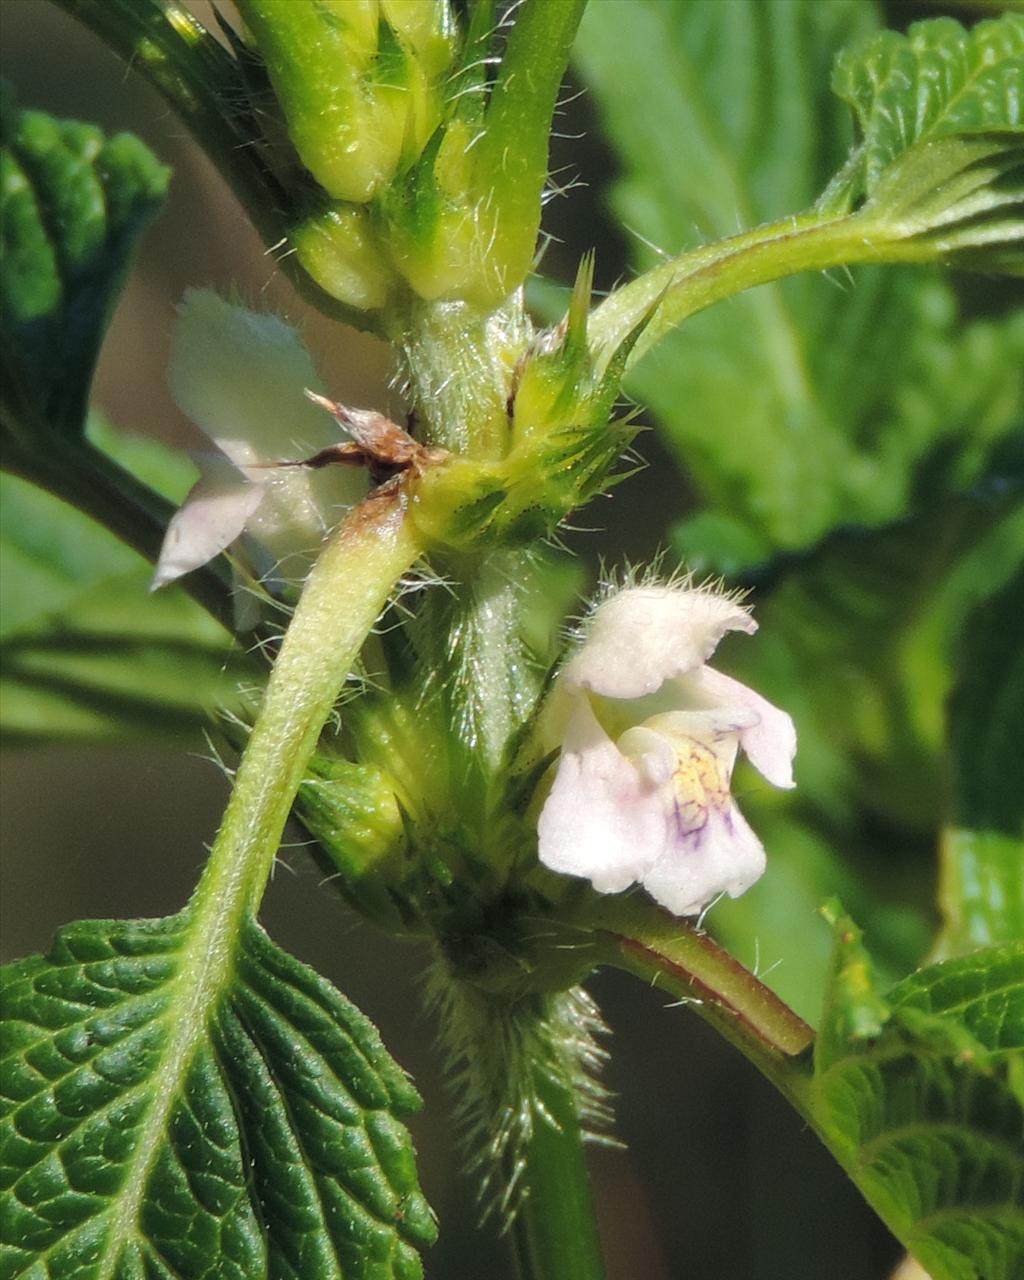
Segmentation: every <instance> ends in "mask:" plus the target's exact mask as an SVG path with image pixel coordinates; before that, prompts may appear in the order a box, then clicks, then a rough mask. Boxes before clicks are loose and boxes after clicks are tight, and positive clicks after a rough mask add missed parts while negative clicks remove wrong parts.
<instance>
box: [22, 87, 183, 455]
mask: <svg viewBox="0 0 1024 1280" xmlns="http://www.w3.org/2000/svg"><path fill="white" fill-rule="evenodd" d="M168 177H169V171H168V170H167V169H166V168H164V166H163V165H161V164H160V163H159V162H158V161H157V160H156V159H155V157H154V156H153V155H152V154H151V152H150V151H149V150H148V149H147V148H146V147H145V146H144V145H143V144H142V143H141V142H140V141H139V140H138V139H137V138H134V137H132V136H131V135H129V134H119V135H117V136H116V137H114V138H109V139H108V138H105V137H104V136H103V134H102V133H101V131H100V130H99V129H97V128H96V127H95V126H93V125H86V124H80V123H78V122H77V121H70V120H68V121H61V120H55V119H54V118H53V117H52V116H48V115H45V114H43V113H42V112H39V111H19V110H16V109H15V108H14V107H13V104H8V109H7V110H5V112H4V130H3V146H2V149H0V222H2V226H3V236H4V244H5V265H4V269H3V271H2V273H0V299H2V303H3V308H2V315H3V319H2V321H0V324H2V336H3V340H4V344H5V346H6V347H8V349H9V350H8V358H9V359H10V360H11V361H12V366H13V367H7V366H5V370H4V381H5V387H4V400H5V403H7V404H8V405H10V406H15V405H20V406H21V408H22V409H23V410H24V404H23V403H22V402H24V401H25V400H26V399H27V401H28V402H29V404H30V405H31V407H32V414H31V416H34V417H36V418H38V419H39V420H40V421H41V422H44V423H46V424H47V426H48V427H49V428H50V429H51V430H53V431H54V432H58V433H62V434H64V435H77V434H78V433H80V432H81V430H82V428H83V426H84V420H85V410H86V403H87V396H88V390H89V383H90V381H91V378H92V369H93V365H94V363H95V360H96V355H97V352H98V351H99V346H100V342H101V341H102V338H103V334H104V332H105V330H106V326H107V321H108V319H109V315H110V311H111V307H112V305H113V301H114V299H115V298H116V296H117V294H118V292H119V290H120V287H121V282H122V279H123V276H124V272H125V270H126V268H127V266H128V262H129V260H130V258H131V255H132V252H133V251H134V248H135V244H136V241H137V239H138V236H139V234H140V232H141V231H142V229H143V227H144V226H145V225H146V223H147V222H148V221H149V220H150V218H152V216H153V215H154V213H155V212H156V211H157V209H158V208H159V207H160V205H161V204H162V203H163V199H164V196H165V194H166V191H167V183H168ZM29 416H30V414H29V413H27V412H24V411H22V412H19V413H18V414H17V417H18V418H19V419H20V420H21V421H22V422H23V421H24V419H26V418H27V417H29ZM22 448H24V449H30V448H31V442H28V441H23V442H22Z"/></svg>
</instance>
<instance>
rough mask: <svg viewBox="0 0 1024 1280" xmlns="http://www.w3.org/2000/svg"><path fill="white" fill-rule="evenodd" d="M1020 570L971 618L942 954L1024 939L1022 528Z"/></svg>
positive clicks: (960, 688) (945, 855) (957, 714)
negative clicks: (1021, 780)
mask: <svg viewBox="0 0 1024 1280" xmlns="http://www.w3.org/2000/svg"><path fill="white" fill-rule="evenodd" d="M1018 550H1019V553H1020V565H1021V572H1020V573H1018V575H1017V577H1016V578H1015V579H1014V580H1013V581H1011V582H1010V584H1009V585H1008V586H1007V587H1006V588H1005V589H1004V590H1002V591H1001V592H999V594H998V595H996V596H994V597H992V598H991V599H990V600H989V601H987V602H986V603H985V604H984V605H983V606H982V607H981V608H980V609H978V610H977V612H976V613H975V614H974V616H973V617H972V618H971V619H970V623H969V626H968V628H967V631H966V635H965V637H964V644H963V647H962V652H961V655H960V656H961V661H960V671H961V674H960V679H959V682H958V684H957V687H956V689H955V690H954V694H953V699H952V704H951V708H950V716H949V719H950V729H949V732H950V746H951V754H952V773H953V778H952V783H953V797H952V812H951V814H950V819H949V825H948V827H947V830H946V831H945V832H944V834H943V843H942V874H941V879H940V895H939V896H940V903H941V905H942V909H943V914H944V917H945V927H944V929H943V932H942V935H941V937H940V939H939V949H940V951H942V952H945V953H950V952H952V953H954V954H956V953H958V952H963V951H970V950H973V949H974V948H976V947H983V946H988V945H991V944H992V943H996V942H1003V941H1007V940H1011V939H1018V940H1019V939H1024V792H1022V790H1021V785H1020V776H1019V773H1020V770H1019V765H1020V762H1021V761H1024V528H1022V531H1021V541H1020V545H1019V548H1018Z"/></svg>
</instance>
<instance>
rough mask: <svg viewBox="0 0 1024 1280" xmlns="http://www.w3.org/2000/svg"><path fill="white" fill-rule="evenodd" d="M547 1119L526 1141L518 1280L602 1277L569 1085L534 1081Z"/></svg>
mask: <svg viewBox="0 0 1024 1280" xmlns="http://www.w3.org/2000/svg"><path fill="white" fill-rule="evenodd" d="M536 1089H537V1100H538V1102H539V1103H540V1104H541V1106H543V1108H544V1112H545V1113H546V1117H547V1119H546V1120H539V1121H537V1122H536V1123H535V1124H534V1128H533V1134H532V1136H531V1138H530V1140H529V1142H528V1143H527V1144H526V1146H525V1150H524V1152H523V1155H524V1157H525V1162H526V1165H525V1172H524V1174H523V1180H524V1184H525V1185H524V1187H523V1191H524V1198H523V1201H522V1203H521V1205H520V1207H519V1212H518V1213H517V1214H516V1217H515V1219H514V1221H513V1223H512V1242H513V1246H514V1248H515V1254H516V1264H517V1266H518V1270H519V1276H520V1280H602V1277H603V1276H604V1274H605V1270H604V1262H603V1259H602V1256H601V1241H600V1237H599V1235H598V1230H597V1218H596V1216H595V1213H594V1203H593V1198H592V1196H591V1191H590V1179H589V1177H588V1175H587V1167H586V1161H585V1159H584V1154H583V1135H582V1133H581V1131H580V1122H579V1117H578V1115H577V1107H576V1098H575V1095H574V1092H573V1090H572V1089H571V1087H570V1086H569V1085H568V1084H563V1083H561V1082H558V1083H556V1082H555V1081H553V1080H551V1079H549V1078H542V1079H539V1080H538V1081H537V1086H536Z"/></svg>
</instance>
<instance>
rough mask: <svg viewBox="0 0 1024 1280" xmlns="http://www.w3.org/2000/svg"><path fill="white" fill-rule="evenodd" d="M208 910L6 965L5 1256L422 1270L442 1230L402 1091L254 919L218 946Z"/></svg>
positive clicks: (275, 1273) (322, 988)
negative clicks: (422, 1176) (210, 950)
mask: <svg viewBox="0 0 1024 1280" xmlns="http://www.w3.org/2000/svg"><path fill="white" fill-rule="evenodd" d="M202 920H203V916H202V914H201V912H197V913H195V914H194V913H192V912H191V911H185V912H182V913H181V914H180V915H177V916H172V917H170V918H169V919H166V920H142V921H84V922H80V923H78V924H73V925H69V926H67V927H66V928H65V929H62V930H61V932H60V933H59V934H58V935H57V938H56V940H55V942H54V946H53V948H52V950H51V951H50V953H49V955H47V956H45V957H43V956H32V957H29V958H28V959H26V960H22V961H19V962H17V963H15V964H12V965H10V966H8V967H7V970H6V971H5V974H4V1013H5V1024H4V1042H3V1043H4V1047H3V1054H4V1057H3V1088H2V1095H0V1097H2V1104H3V1106H2V1111H3V1116H4V1119H3V1122H2V1124H3V1130H4V1138H5V1141H4V1144H3V1150H4V1160H3V1166H2V1171H3V1176H2V1186H3V1188H4V1200H5V1204H4V1210H5V1216H6V1217H7V1222H8V1227H9V1228H10V1230H9V1233H8V1237H7V1238H8V1240H9V1241H17V1246H16V1248H13V1249H12V1252H11V1259H12V1263H13V1265H14V1267H15V1271H16V1273H17V1274H31V1275H32V1276H33V1277H40V1280H43V1278H46V1277H49V1278H51V1280H58V1278H59V1280H70V1277H72V1276H74V1277H81V1278H82V1280H85V1277H98V1276H115V1275H116V1276H119V1277H125V1278H127V1277H132V1278H133V1280H134V1278H135V1277H140V1278H141V1277H142V1276H154V1277H155V1276H170V1275H172V1274H173V1275H175V1276H180V1277H183V1278H184V1277H187V1278H188V1280H200V1278H201V1277H206V1278H208V1280H212V1277H214V1276H216V1277H217V1278H218V1280H265V1278H268V1277H283V1276H294V1277H299V1276H310V1277H312V1276H317V1277H321V1276H322V1277H325V1278H328V1277H333V1278H335V1280H340V1277H341V1276H343V1275H344V1276H346V1277H351V1278H352V1280H413V1278H414V1277H418V1276H421V1275H422V1268H421V1264H420V1260H419V1255H418V1253H417V1248H416V1247H417V1246H419V1245H423V1244H426V1243H429V1242H430V1241H432V1239H433V1237H434V1235H435V1228H434V1222H433V1218H432V1216H431V1213H430V1210H429V1208H428V1206H427V1204H426V1202H425V1201H424V1199H423V1197H422V1195H421V1194H420V1191H419V1187H418V1185H417V1181H416V1171H415V1165H414V1160H413V1153H412V1148H411V1144H410V1141H409V1136H408V1133H407V1132H406V1130H405V1128H404V1126H403V1125H402V1124H401V1123H400V1122H399V1121H398V1119H397V1118H396V1117H397V1116H399V1115H401V1114H403V1113H407V1112H409V1111H412V1110H415V1109H416V1108H417V1107H418V1106H419V1099H418V1097H417V1095H416V1092H415V1090H414V1089H413V1088H412V1086H411V1085H410V1084H409V1082H408V1080H407V1079H406V1077H405V1075H404V1074H403V1072H402V1071H401V1070H400V1068H399V1067H397V1066H396V1064H395V1063H394V1062H392V1060H391V1059H390V1058H389V1057H388V1055H387V1052H386V1051H385V1049H384V1047H383V1045H382V1044H381V1042H380V1039H379V1037H378V1036H377V1033H376V1032H375V1030H374V1029H373V1027H372V1026H371V1024H370V1023H369V1022H368V1021H367V1020H366V1019H365V1018H364V1017H363V1016H362V1014H360V1013H359V1011H358V1010H357V1009H355V1008H354V1007H353V1006H352V1005H351V1004H350V1003H349V1002H348V1001H347V1000H345V998H344V997H343V996H342V995H341V994H340V993H339V992H338V991H337V990H335V989H334V988H333V987H332V986H331V985H330V984H329V983H328V982H326V981H325V980H324V979H323V978H321V977H319V975H317V974H316V973H314V972H313V971H312V970H311V969H309V968H307V967H306V966H305V965H303V964H300V963H299V962H298V961H297V960H295V959H294V958H293V957H292V956H290V955H288V954H287V953H286V952H284V951H282V950H280V948H278V947H277V946H275V945H274V943H273V942H271V940H270V939H269V938H268V937H267V935H266V934H265V933H264V932H263V931H262V929H260V928H259V926H258V925H256V924H255V922H252V921H250V922H248V924H247V925H246V926H245V928H244V929H243V932H242V936H241V937H240V938H239V939H237V940H236V939H232V941H231V947H230V952H229V955H228V957H227V958H226V959H220V960H219V961H218V962H212V963H211V961H210V959H209V956H208V955H206V954H205V953H204V952H203V951H202V946H203V944H204V943H205V942H206V940H207V939H206V935H205V931H204V929H203V926H202ZM211 974H212V976H211ZM11 1274H15V1272H12V1273H11Z"/></svg>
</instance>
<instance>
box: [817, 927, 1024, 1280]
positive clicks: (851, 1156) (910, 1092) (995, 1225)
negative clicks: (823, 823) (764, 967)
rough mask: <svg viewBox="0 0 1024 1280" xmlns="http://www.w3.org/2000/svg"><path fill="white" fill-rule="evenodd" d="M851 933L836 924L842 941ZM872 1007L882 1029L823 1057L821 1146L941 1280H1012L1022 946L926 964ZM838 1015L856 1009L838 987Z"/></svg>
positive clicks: (1020, 1215) (1023, 1255)
mask: <svg viewBox="0 0 1024 1280" xmlns="http://www.w3.org/2000/svg"><path fill="white" fill-rule="evenodd" d="M848 927H849V921H846V920H843V919H839V920H837V928H838V930H839V932H840V934H841V935H842V936H846V934H845V933H844V931H847V930H848ZM842 936H841V939H840V942H839V948H840V958H839V959H837V962H836V969H835V972H836V974H837V975H839V976H841V975H842V974H843V972H844V970H845V964H844V962H843V960H842V958H841V957H842V950H843V948H844V947H846V946H849V945H850V944H849V942H844V941H842ZM862 977H864V979H865V980H866V981H868V982H869V980H870V975H869V973H868V972H867V970H866V969H864V970H863V971H862ZM866 990H867V993H868V994H869V995H870V994H871V991H870V986H868V987H867V988H866ZM864 991H865V989H864V987H863V984H861V988H860V994H859V995H858V996H857V997H856V1000H855V1003H857V1002H860V1001H862V1000H863V998H864ZM874 999H875V1000H876V1001H877V1004H876V1009H877V1010H879V1011H881V1010H884V1009H885V1007H886V1006H887V1007H888V1018H887V1019H886V1018H885V1017H884V1016H882V1017H879V1018H878V1023H879V1025H878V1026H877V1029H876V1030H874V1031H873V1032H872V1030H871V1029H870V1028H863V1027H862V1030H865V1032H866V1034H861V1035H857V1036H849V1035H847V1036H845V1037H835V1036H832V1037H831V1038H830V1039H829V1040H828V1045H827V1052H821V1051H819V1054H818V1057H817V1063H818V1066H817V1071H816V1075H815V1082H814V1089H813V1104H812V1106H813V1111H814V1114H815V1117H816V1120H817V1123H818V1125H819V1127H820V1130H821V1132H822V1135H823V1137H824V1138H825V1140H826V1141H827V1143H828V1144H829V1146H830V1147H831V1148H832V1150H833V1151H834V1153H835V1154H836V1155H837V1156H838V1158H839V1159H840V1160H841V1161H842V1163H843V1164H844V1166H845V1167H846V1169H847V1171H848V1172H849V1174H850V1176H851V1177H852V1178H853V1180H854V1181H855V1182H856V1183H857V1185H858V1186H859V1187H860V1188H861V1190H862V1191H863V1192H864V1194H865V1196H866V1197H867V1198H868V1200H869V1201H870V1202H871V1203H872V1204H873V1205H874V1207H875V1208H876V1209H877V1211H878V1212H879V1213H880V1214H881V1216H882V1217H883V1218H884V1219H885V1221H886V1222H887V1223H888V1225H889V1226H890V1227H891V1228H892V1230H893V1231H894V1232H895V1234H896V1235H897V1236H898V1237H899V1239H900V1240H901V1241H902V1242H903V1244H904V1245H905V1246H906V1247H907V1248H908V1249H909V1250H910V1252H911V1253H912V1254H913V1255H914V1257H915V1258H917V1259H918V1261H919V1262H921V1263H922V1265H923V1266H924V1267H925V1269H926V1270H927V1271H928V1274H929V1275H930V1276H931V1277H932V1278H933V1280H1016V1277H1017V1276H1019V1275H1020V1269H1021V1267H1022V1266H1024V1144H1022V1142H1021V1135H1022V1132H1024V1103H1022V1099H1021V1096H1020V1090H1019V1087H1018V1086H1019V1075H1020V1067H1021V1061H1022V1054H1024V944H1021V943H1016V944H1008V945H1006V946H1003V947H998V948H991V949H988V950H985V951H978V952H976V953H975V954H974V955H972V956H969V957H964V958H962V959H957V960H950V961H946V962H944V963H942V964H938V965H933V966H930V967H929V968H927V969H922V970H920V971H918V972H917V973H915V974H913V975H911V976H910V977H909V978H907V979H905V980H904V981H903V982H901V983H899V984H898V985H897V986H896V987H895V988H893V989H892V990H891V991H890V992H888V993H887V995H886V999H885V1002H884V1005H883V1004H882V1002H881V1001H880V1000H879V999H878V997H877V996H875V997H874ZM830 1005H831V1007H832V1008H833V1009H835V1008H836V1007H837V1006H838V1007H840V1008H844V1007H846V1008H848V1007H849V1006H848V1003H847V1001H846V997H844V996H843V995H842V994H841V992H838V991H837V990H836V989H835V988H834V989H833V991H832V992H831V993H830Z"/></svg>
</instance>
